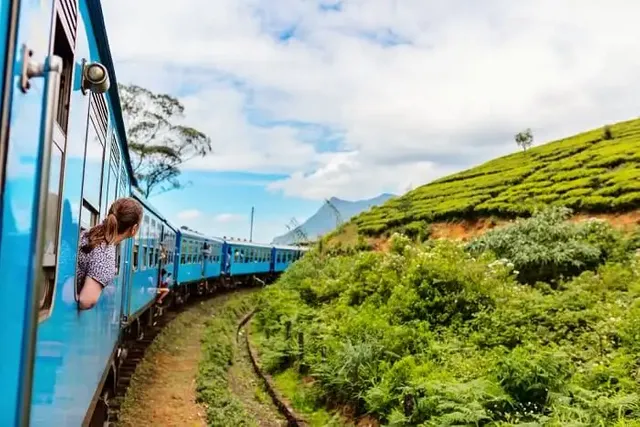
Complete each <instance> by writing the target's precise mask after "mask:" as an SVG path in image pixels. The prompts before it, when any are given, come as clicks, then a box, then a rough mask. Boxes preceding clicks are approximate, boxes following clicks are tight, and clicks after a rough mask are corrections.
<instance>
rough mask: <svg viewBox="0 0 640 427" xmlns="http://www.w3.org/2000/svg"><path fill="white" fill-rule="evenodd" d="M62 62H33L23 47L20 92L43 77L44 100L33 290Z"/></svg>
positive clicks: (41, 250) (50, 58) (40, 280)
mask: <svg viewBox="0 0 640 427" xmlns="http://www.w3.org/2000/svg"><path fill="white" fill-rule="evenodd" d="M62 65H63V63H62V58H60V57H59V56H57V55H50V56H48V57H47V58H46V59H45V60H44V62H36V61H34V60H33V51H32V50H31V49H29V48H28V47H27V45H23V58H22V76H21V89H22V91H23V92H24V93H26V92H27V91H28V90H29V89H30V88H31V83H30V81H31V79H33V78H36V77H44V79H45V89H46V91H45V98H44V111H43V120H42V122H41V127H40V137H39V140H40V143H41V144H42V153H41V155H40V158H39V162H38V163H39V164H38V169H37V171H39V173H40V177H39V182H38V206H37V212H38V216H37V218H38V219H37V224H36V248H35V249H36V256H35V263H34V268H35V271H34V273H35V274H34V275H33V277H34V278H35V280H36V287H38V286H42V285H43V270H42V261H43V259H44V243H45V242H44V241H45V238H44V233H45V226H46V210H47V198H48V196H49V169H50V166H51V144H53V126H54V123H55V120H56V116H57V114H58V97H59V93H60V75H61V73H62Z"/></svg>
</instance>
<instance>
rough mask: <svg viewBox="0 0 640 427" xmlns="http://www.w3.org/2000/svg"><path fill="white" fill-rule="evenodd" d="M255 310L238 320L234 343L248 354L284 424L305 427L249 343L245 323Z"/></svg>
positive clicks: (305, 422) (304, 422)
mask: <svg viewBox="0 0 640 427" xmlns="http://www.w3.org/2000/svg"><path fill="white" fill-rule="evenodd" d="M256 311H257V310H256V309H254V310H252V311H251V312H250V313H248V314H247V315H246V316H244V317H243V318H242V320H240V322H239V323H238V328H237V330H236V344H237V346H238V347H240V346H244V347H245V349H246V352H247V354H248V357H249V359H250V360H251V365H252V367H253V370H254V374H255V375H256V376H257V377H258V378H259V379H260V381H261V382H262V384H263V385H264V387H265V389H266V391H267V393H268V394H269V396H270V397H271V400H272V401H273V404H274V405H275V407H276V408H278V411H279V412H280V414H282V416H284V418H285V419H286V420H287V421H286V425H287V426H290V427H307V426H308V425H309V424H308V423H307V421H306V420H304V419H303V418H302V417H300V416H299V415H298V414H296V412H295V411H294V410H293V408H292V407H291V405H289V404H288V403H287V401H286V400H285V399H284V398H283V397H282V396H281V394H280V393H279V392H278V391H277V390H276V387H275V385H274V384H273V382H272V381H271V378H270V376H269V375H267V374H266V373H264V372H263V371H262V369H261V368H260V363H259V360H258V355H257V352H256V351H255V350H254V349H253V347H252V345H251V339H250V338H249V330H248V328H247V325H248V324H249V323H250V322H251V319H252V318H253V315H254V314H255V312H256Z"/></svg>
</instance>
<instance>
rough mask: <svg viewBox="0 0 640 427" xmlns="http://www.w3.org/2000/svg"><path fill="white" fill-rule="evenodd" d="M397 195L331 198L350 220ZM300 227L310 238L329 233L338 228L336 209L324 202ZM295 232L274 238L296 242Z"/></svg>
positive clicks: (275, 240) (288, 242)
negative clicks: (353, 199) (348, 198)
mask: <svg viewBox="0 0 640 427" xmlns="http://www.w3.org/2000/svg"><path fill="white" fill-rule="evenodd" d="M393 197H396V196H395V195H393V194H388V193H384V194H381V195H379V196H378V197H374V198H373V199H368V200H356V201H353V202H351V201H348V200H342V199H338V198H337V197H332V198H331V199H329V201H330V202H331V204H332V205H333V206H334V207H335V208H336V209H337V210H338V212H340V216H341V217H342V220H343V221H345V222H346V221H348V220H349V219H351V217H353V216H355V215H357V214H359V213H360V212H363V211H366V210H367V209H369V208H371V207H372V206H377V205H381V204H383V203H384V202H386V201H387V200H389V199H391V198H393ZM300 228H301V229H302V230H304V232H305V233H306V235H307V236H308V237H309V239H312V240H313V239H316V238H317V237H318V236H322V235H324V234H327V233H329V232H330V231H332V230H333V229H335V228H336V215H335V211H334V210H333V209H332V208H331V206H329V205H328V204H327V203H323V204H322V206H321V207H320V209H318V211H317V212H316V213H315V214H313V216H311V217H310V218H309V219H308V220H306V221H305V222H304V223H302V224H301V225H300ZM295 240H296V239H295V232H294V231H293V230H291V231H289V232H288V233H286V234H283V235H282V236H278V237H275V238H274V239H273V242H272V243H274V244H276V245H289V244H292V243H294V242H295Z"/></svg>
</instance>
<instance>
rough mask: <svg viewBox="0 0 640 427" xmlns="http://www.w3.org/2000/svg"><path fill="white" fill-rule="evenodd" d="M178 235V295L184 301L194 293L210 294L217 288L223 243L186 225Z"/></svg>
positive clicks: (176, 286) (178, 299)
mask: <svg viewBox="0 0 640 427" xmlns="http://www.w3.org/2000/svg"><path fill="white" fill-rule="evenodd" d="M177 236H178V237H177V239H178V244H177V253H178V257H177V264H176V281H175V286H174V290H175V292H174V296H175V298H176V300H177V302H178V303H181V302H185V301H186V300H187V299H188V298H189V296H190V295H202V294H204V293H210V292H213V290H214V289H215V288H216V283H217V281H218V280H219V278H220V265H221V260H222V244H223V242H222V241H221V240H219V239H214V238H211V237H208V236H205V235H204V234H201V233H198V232H197V231H193V230H188V229H186V228H184V227H182V228H180V229H179V230H178V232H177Z"/></svg>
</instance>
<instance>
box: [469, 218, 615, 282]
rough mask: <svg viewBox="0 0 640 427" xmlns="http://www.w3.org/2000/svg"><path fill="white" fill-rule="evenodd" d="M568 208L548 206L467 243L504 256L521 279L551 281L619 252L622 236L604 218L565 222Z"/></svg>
mask: <svg viewBox="0 0 640 427" xmlns="http://www.w3.org/2000/svg"><path fill="white" fill-rule="evenodd" d="M570 214H571V210H570V209H566V208H552V209H548V210H544V211H542V212H540V213H537V214H535V215H534V216H533V217H532V218H530V219H527V220H522V219H521V220H518V221H516V222H515V223H514V224H512V225H509V226H506V227H503V228H498V229H494V230H492V231H490V232H488V233H486V234H485V235H483V236H482V237H480V238H478V239H476V240H474V241H473V242H471V243H470V244H469V245H468V248H469V249H470V250H471V251H472V252H484V251H491V252H493V253H494V254H495V255H496V256H497V257H499V258H506V259H508V260H509V262H511V263H512V264H513V265H514V266H515V269H516V270H517V275H518V279H519V280H520V281H521V282H523V283H530V284H531V283H535V282H536V281H543V282H544V281H546V282H553V281H554V280H555V279H556V278H563V277H571V276H574V275H576V274H579V273H581V272H582V271H584V270H586V269H592V268H594V267H596V266H597V265H599V264H601V263H603V262H604V261H606V260H607V259H608V258H609V257H612V256H616V255H620V254H617V253H616V249H617V248H619V247H620V246H619V245H617V244H616V243H617V242H619V241H620V239H621V238H622V237H621V236H620V234H619V233H618V232H616V231H615V230H614V229H613V228H612V227H611V226H610V225H609V224H607V223H606V222H604V221H599V220H592V221H587V222H583V223H578V224H576V223H570V222H567V220H568V219H569V216H570Z"/></svg>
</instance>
